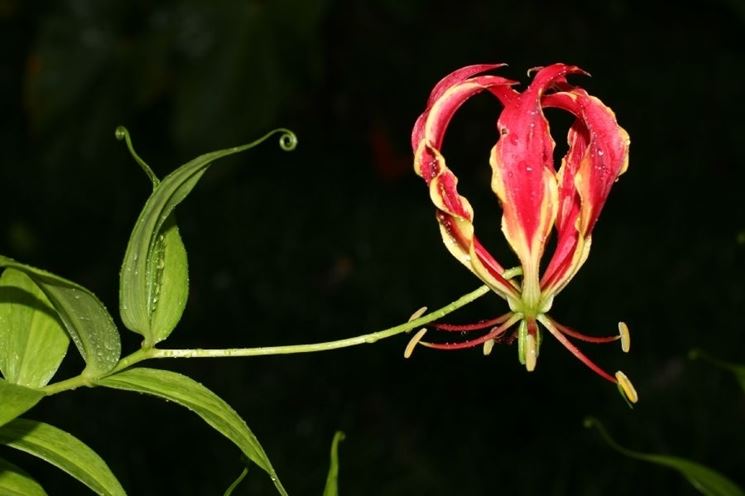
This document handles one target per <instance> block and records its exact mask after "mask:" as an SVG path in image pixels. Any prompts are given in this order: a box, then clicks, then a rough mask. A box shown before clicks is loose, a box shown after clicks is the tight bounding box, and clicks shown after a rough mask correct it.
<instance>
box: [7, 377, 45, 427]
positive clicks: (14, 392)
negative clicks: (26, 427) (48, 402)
mask: <svg viewBox="0 0 745 496" xmlns="http://www.w3.org/2000/svg"><path fill="white" fill-rule="evenodd" d="M43 397H44V393H42V392H41V391H38V390H36V389H31V388H27V387H25V386H19V385H17V384H13V383H10V382H8V381H5V380H3V379H0V426H2V425H5V424H7V423H8V422H10V421H11V420H13V419H14V418H16V417H18V416H20V415H23V414H24V413H25V412H27V411H29V410H30V409H31V408H33V406H34V405H36V404H37V403H38V402H39V401H40V400H41V399H42V398H43Z"/></svg>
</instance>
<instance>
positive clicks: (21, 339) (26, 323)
mask: <svg viewBox="0 0 745 496" xmlns="http://www.w3.org/2000/svg"><path fill="white" fill-rule="evenodd" d="M69 343H70V338H69V337H68V336H67V333H66V332H65V330H64V328H63V327H62V323H61V322H60V320H59V318H58V317H57V312H56V311H55V310H54V307H52V305H51V303H49V300H48V299H47V297H46V296H45V295H44V293H43V292H42V290H41V289H39V286H37V285H36V284H34V282H33V281H32V280H31V278H30V277H28V276H27V275H26V274H25V273H23V272H21V271H19V270H16V269H10V268H9V269H5V271H4V272H3V275H2V276H1V277H0V372H2V374H3V377H5V379H6V380H8V381H9V382H12V383H14V384H20V385H21V386H29V387H42V386H45V385H46V384H47V383H48V382H49V381H50V380H51V379H52V377H53V376H54V373H55V372H57V368H58V367H59V365H60V363H62V359H63V358H65V354H66V353H67V347H68V345H69Z"/></svg>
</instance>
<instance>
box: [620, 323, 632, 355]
mask: <svg viewBox="0 0 745 496" xmlns="http://www.w3.org/2000/svg"><path fill="white" fill-rule="evenodd" d="M618 333H619V335H620V336H621V349H622V350H623V352H624V353H628V352H629V350H630V349H631V334H630V333H629V326H627V325H626V322H619V323H618Z"/></svg>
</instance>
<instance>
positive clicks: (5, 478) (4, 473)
mask: <svg viewBox="0 0 745 496" xmlns="http://www.w3.org/2000/svg"><path fill="white" fill-rule="evenodd" d="M0 494H2V495H3V496H46V494H47V493H46V491H44V488H42V487H41V485H40V484H39V483H38V482H36V481H35V480H34V479H32V478H31V476H29V475H28V474H27V473H26V472H24V471H23V470H21V469H20V468H18V467H16V466H15V465H13V464H12V463H10V462H7V461H5V460H3V459H2V458H0Z"/></svg>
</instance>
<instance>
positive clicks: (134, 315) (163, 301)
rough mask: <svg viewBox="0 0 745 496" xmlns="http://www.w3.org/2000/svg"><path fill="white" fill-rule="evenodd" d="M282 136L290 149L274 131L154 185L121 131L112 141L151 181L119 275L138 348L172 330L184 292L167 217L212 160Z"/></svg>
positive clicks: (183, 266)
mask: <svg viewBox="0 0 745 496" xmlns="http://www.w3.org/2000/svg"><path fill="white" fill-rule="evenodd" d="M276 133H282V136H281V138H280V145H281V146H282V148H284V149H286V150H291V149H293V148H294V147H295V144H296V138H295V135H294V134H292V132H291V131H288V130H285V129H276V130H274V131H271V132H270V133H268V134H266V135H264V136H263V137H262V138H260V139H258V140H256V141H254V142H252V143H248V144H246V145H243V146H237V147H234V148H227V149H225V150H219V151H215V152H211V153H206V154H204V155H201V156H199V157H197V158H195V159H194V160H191V161H190V162H187V163H186V164H184V165H182V166H181V167H179V168H178V169H176V170H175V171H173V172H172V173H171V174H169V175H168V176H166V177H165V178H164V179H163V181H161V182H158V181H157V178H155V176H154V174H152V171H150V168H149V167H148V166H147V165H146V164H144V162H143V161H142V160H141V159H140V158H139V157H137V155H136V154H135V153H134V151H133V150H132V148H131V142H130V141H129V134H128V133H127V130H126V129H124V128H123V127H119V128H117V131H116V136H117V138H119V139H126V140H127V144H128V146H129V147H130V151H131V152H132V154H133V156H134V157H135V160H137V162H138V163H139V164H140V165H141V166H142V167H143V169H144V170H145V172H148V171H149V172H148V175H149V176H150V177H151V180H152V182H153V186H154V187H153V192H152V194H151V195H150V197H149V198H148V199H147V202H145V206H144V207H143V209H142V211H141V212H140V216H139V217H138V219H137V222H136V223H135V227H134V229H133V230H132V234H131V236H130V238H129V243H128V244H127V250H126V252H125V254H124V261H123V262H122V268H121V272H120V283H119V309H120V313H121V316H122V321H123V322H124V325H125V326H127V328H128V329H130V330H131V331H134V332H136V333H138V334H141V335H142V336H143V337H144V338H145V339H144V342H143V347H144V348H150V347H152V346H154V345H156V344H157V343H159V342H161V341H163V340H164V339H166V338H167V337H168V335H169V334H170V333H171V332H172V331H173V329H174V327H175V326H176V324H178V321H179V319H180V318H181V315H182V313H183V310H184V305H185V304H186V296H187V291H188V280H187V277H188V275H187V262H186V250H185V249H184V247H183V242H182V241H181V238H180V236H179V234H178V230H177V228H176V223H175V221H174V219H173V212H174V209H175V208H176V206H178V204H179V203H181V202H182V201H183V200H184V199H185V198H186V197H187V196H188V195H189V193H190V192H191V190H192V189H193V188H194V187H195V186H196V184H197V182H199V179H201V177H202V175H203V174H204V173H205V172H206V171H207V168H208V167H209V166H210V165H211V164H212V163H213V162H214V161H215V160H217V159H220V158H222V157H227V156H229V155H234V154H236V153H239V152H242V151H244V150H248V149H250V148H253V147H254V146H256V145H258V144H260V143H262V142H263V141H265V140H266V139H267V138H269V137H270V136H272V135H274V134H276Z"/></svg>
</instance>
